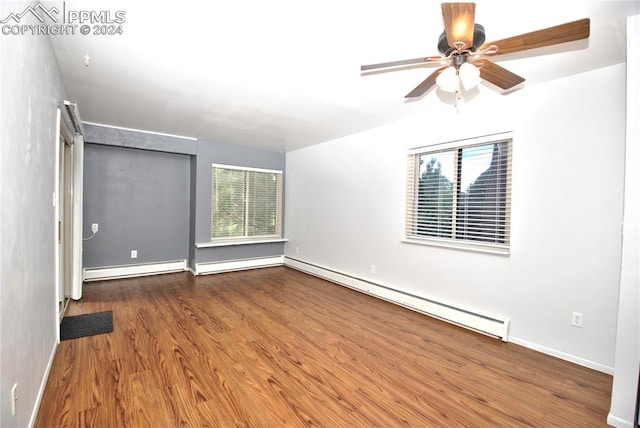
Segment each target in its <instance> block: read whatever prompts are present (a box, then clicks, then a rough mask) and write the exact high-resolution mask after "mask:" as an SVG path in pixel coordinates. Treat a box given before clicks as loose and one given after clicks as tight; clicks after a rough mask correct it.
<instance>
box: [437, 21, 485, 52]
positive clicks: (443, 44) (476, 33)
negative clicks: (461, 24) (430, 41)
mask: <svg viewBox="0 0 640 428" xmlns="http://www.w3.org/2000/svg"><path fill="white" fill-rule="evenodd" d="M485 36H486V35H485V32H484V27H483V26H482V25H480V24H474V26H473V46H471V47H470V48H469V50H470V51H471V52H475V51H476V49H478V48H479V47H480V46H482V44H483V43H484V41H485V38H486V37H485ZM438 50H439V51H440V52H441V53H442V54H443V55H445V56H447V55H449V54H450V53H451V51H453V50H455V49H454V48H452V47H450V46H449V45H448V44H447V33H446V32H444V31H443V32H442V34H440V37H439V38H438Z"/></svg>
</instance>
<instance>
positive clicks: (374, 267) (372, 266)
mask: <svg viewBox="0 0 640 428" xmlns="http://www.w3.org/2000/svg"><path fill="white" fill-rule="evenodd" d="M370 270H371V273H376V265H371V268H370Z"/></svg>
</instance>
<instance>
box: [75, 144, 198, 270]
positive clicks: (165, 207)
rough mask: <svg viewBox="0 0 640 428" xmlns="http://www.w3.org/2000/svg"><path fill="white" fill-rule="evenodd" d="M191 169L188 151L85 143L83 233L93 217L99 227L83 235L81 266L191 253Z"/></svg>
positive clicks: (180, 256)
mask: <svg viewBox="0 0 640 428" xmlns="http://www.w3.org/2000/svg"><path fill="white" fill-rule="evenodd" d="M146 135H149V134H146ZM149 137H151V138H152V136H150V135H149ZM190 169H191V160H190V157H189V156H187V155H182V154H175V153H166V152H158V151H152V150H141V149H132V148H126V147H116V146H105V145H101V144H86V146H85V164H84V214H83V216H84V227H83V229H84V236H85V238H86V237H89V236H91V224H92V223H98V225H99V229H98V233H97V234H96V235H95V236H94V237H93V238H92V239H89V240H85V241H84V246H83V266H84V267H85V268H94V267H106V266H122V265H130V264H142V263H154V262H166V261H173V260H186V259H188V258H189V223H190V206H191V203H190V196H191V191H190V183H191V172H190ZM131 250H136V251H137V252H138V257H137V258H136V259H132V258H131Z"/></svg>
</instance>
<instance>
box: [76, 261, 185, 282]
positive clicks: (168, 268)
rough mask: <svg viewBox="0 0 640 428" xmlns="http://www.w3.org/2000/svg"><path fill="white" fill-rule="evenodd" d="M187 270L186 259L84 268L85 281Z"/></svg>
mask: <svg viewBox="0 0 640 428" xmlns="http://www.w3.org/2000/svg"><path fill="white" fill-rule="evenodd" d="M185 270H187V261H186V260H175V261H170V262H160V263H145V264H140V265H127V266H112V267H103V268H89V269H84V270H83V275H82V276H83V280H84V281H87V282H89V281H101V280H105V279H114V278H130V277H134V276H144V275H156V274H160V273H170V272H182V271H185Z"/></svg>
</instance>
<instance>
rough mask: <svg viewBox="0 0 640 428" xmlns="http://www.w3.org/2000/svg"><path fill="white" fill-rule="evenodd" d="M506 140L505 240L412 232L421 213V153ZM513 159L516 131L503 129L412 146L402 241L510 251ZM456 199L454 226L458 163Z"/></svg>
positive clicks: (456, 177)
mask: <svg viewBox="0 0 640 428" xmlns="http://www.w3.org/2000/svg"><path fill="white" fill-rule="evenodd" d="M502 142H506V143H507V150H508V152H507V161H506V163H507V174H506V183H505V208H504V218H505V219H504V222H505V226H504V231H501V233H504V243H494V242H483V241H476V240H471V239H456V238H455V233H454V237H451V238H448V237H432V236H420V235H417V233H410V232H411V231H412V230H413V231H414V232H415V229H416V228H417V216H418V208H417V204H418V200H419V197H418V196H417V192H418V188H419V180H420V168H419V159H420V156H421V155H429V154H437V153H443V152H455V151H456V150H462V149H465V148H469V147H475V146H482V145H489V144H496V143H502ZM512 163H513V132H503V133H498V134H491V135H485V136H481V137H475V138H468V139H461V140H456V141H449V142H444V143H437V144H432V145H427V146H420V147H415V148H412V149H410V150H409V151H408V154H407V172H406V204H405V225H404V237H403V239H402V242H405V243H410V244H419V245H428V246H436V247H444V248H453V249H461V250H469V251H479V252H484V253H492V254H501V255H509V254H510V252H511V216H512V209H511V208H512V207H511V196H512ZM454 175H455V177H454V182H453V185H454V186H453V187H454V198H453V199H454V200H453V206H452V216H453V218H452V222H451V227H452V229H453V230H455V227H456V221H455V217H456V216H457V215H458V213H457V211H456V205H457V203H458V199H459V197H460V195H459V194H458V193H455V192H456V190H455V189H457V188H458V182H459V181H460V171H458V168H457V165H456V166H455V167H454Z"/></svg>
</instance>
